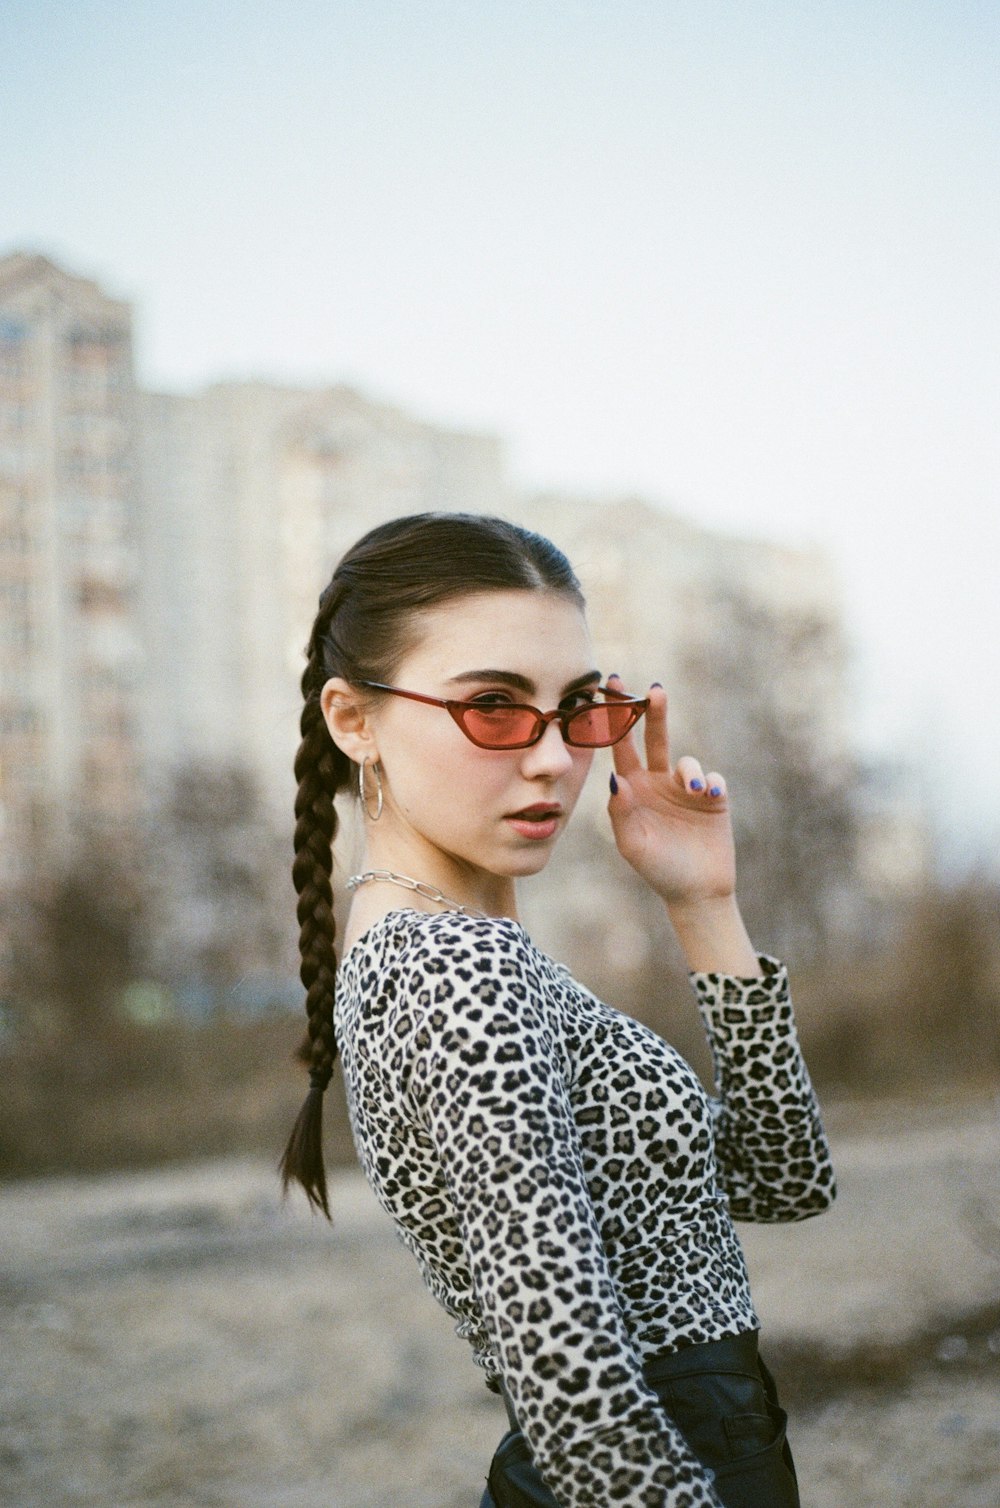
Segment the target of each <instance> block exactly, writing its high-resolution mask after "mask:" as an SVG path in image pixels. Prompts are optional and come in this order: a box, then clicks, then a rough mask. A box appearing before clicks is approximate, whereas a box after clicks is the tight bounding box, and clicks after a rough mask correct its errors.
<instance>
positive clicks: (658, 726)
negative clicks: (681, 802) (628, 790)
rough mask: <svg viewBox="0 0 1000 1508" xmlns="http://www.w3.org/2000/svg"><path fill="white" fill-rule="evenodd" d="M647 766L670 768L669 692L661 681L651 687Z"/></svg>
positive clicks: (647, 725) (647, 716)
mask: <svg viewBox="0 0 1000 1508" xmlns="http://www.w3.org/2000/svg"><path fill="white" fill-rule="evenodd" d="M645 731H646V766H647V768H648V769H650V770H669V769H670V735H669V733H668V732H667V693H666V692H665V691H664V689H663V687H662V686H661V685H660V683H659V681H654V682H653V684H652V686H650V688H649V710H648V711H647V713H646V730H645Z"/></svg>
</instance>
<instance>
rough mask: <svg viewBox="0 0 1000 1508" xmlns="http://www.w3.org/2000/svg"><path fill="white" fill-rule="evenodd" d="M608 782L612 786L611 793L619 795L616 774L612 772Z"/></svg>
mask: <svg viewBox="0 0 1000 1508" xmlns="http://www.w3.org/2000/svg"><path fill="white" fill-rule="evenodd" d="M608 784H609V785H610V787H611V794H612V796H617V795H618V782H617V780H616V779H615V777H614V774H612V776H611V779H610V780H609V781H608Z"/></svg>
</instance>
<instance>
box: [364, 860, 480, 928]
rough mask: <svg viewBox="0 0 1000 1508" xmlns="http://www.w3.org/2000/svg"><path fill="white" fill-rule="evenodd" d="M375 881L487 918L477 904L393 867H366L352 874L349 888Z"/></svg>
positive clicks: (450, 907) (451, 909) (465, 914)
mask: <svg viewBox="0 0 1000 1508" xmlns="http://www.w3.org/2000/svg"><path fill="white" fill-rule="evenodd" d="M373 882H381V883H382V884H385V885H401V886H402V887H403V889H404V890H415V891H416V893H417V895H422V896H423V897H424V900H426V901H436V902H437V904H438V905H439V906H447V907H448V910H449V911H460V912H461V913H462V915H463V916H476V917H479V918H480V920H482V921H485V920H486V912H485V911H477V910H476V908H475V906H466V905H464V904H463V902H462V901H453V900H450V899H449V898H448V896H446V895H442V893H441V891H440V890H435V888H434V886H433V885H428V884H426V883H425V882H424V881H423V880H411V879H410V876H409V875H408V874H393V872H392V870H391V869H366V870H365V872H364V874H352V875H351V877H350V879H349V880H348V881H347V888H348V890H352V891H353V890H357V889H358V888H359V886H361V885H370V884H372V883H373Z"/></svg>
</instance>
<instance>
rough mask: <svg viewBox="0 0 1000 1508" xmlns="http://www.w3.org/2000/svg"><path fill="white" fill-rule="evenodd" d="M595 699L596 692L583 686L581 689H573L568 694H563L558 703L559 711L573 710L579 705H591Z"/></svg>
mask: <svg viewBox="0 0 1000 1508" xmlns="http://www.w3.org/2000/svg"><path fill="white" fill-rule="evenodd" d="M596 701H597V692H596V691H592V690H588V689H587V688H584V690H582V691H573V692H571V693H570V695H569V696H564V697H563V699H562V701H561V702H560V703H559V710H560V712H575V711H576V710H577V709H578V708H580V707H592V706H593V705H594V703H595V702H596Z"/></svg>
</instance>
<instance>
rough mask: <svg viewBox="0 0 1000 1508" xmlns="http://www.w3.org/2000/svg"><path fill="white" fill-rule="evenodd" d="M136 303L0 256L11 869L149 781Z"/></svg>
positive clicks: (1, 812) (5, 769)
mask: <svg viewBox="0 0 1000 1508" xmlns="http://www.w3.org/2000/svg"><path fill="white" fill-rule="evenodd" d="M134 400H135V387H134V378H133V362H132V321H131V310H130V308H129V306H128V304H127V303H125V302H123V301H121V300H119V299H114V298H110V297H109V296H108V295H107V294H106V293H105V292H104V291H103V290H102V289H101V288H100V287H98V285H97V284H96V283H94V282H92V281H90V280H88V279H86V278H81V277H76V276H74V275H72V274H70V273H68V272H66V271H64V270H63V269H61V268H59V267H57V266H55V265H54V264H53V263H52V262H51V261H49V260H48V259H47V258H46V257H43V256H37V255H31V254H27V253H15V254H13V255H9V256H6V257H3V258H0V817H2V821H3V839H4V841H3V853H4V860H3V864H4V866H6V869H7V870H9V869H10V867H11V866H12V865H15V864H16V855H17V854H18V853H19V852H24V851H26V850H27V848H28V847H29V846H31V845H38V844H39V843H43V842H46V841H49V840H52V841H55V842H59V841H61V840H62V839H63V838H64V837H65V835H66V833H67V831H68V830H69V826H70V825H71V818H72V816H74V815H78V814H80V813H81V811H82V812H83V813H85V815H86V816H88V817H89V818H92V819H93V820H95V821H98V822H103V823H107V824H113V823H117V822H119V821H121V820H123V819H126V820H127V818H128V816H129V815H130V814H131V813H133V812H134V811H135V809H136V805H137V803H138V800H139V795H140V789H141V778H140V777H141V769H140V757H139V747H138V729H137V725H136V717H135V707H136V687H137V685H138V680H139V676H140V672H141V648H140V641H139V636H138V631H137V609H136V603H137V592H138V586H139V583H138V579H137V561H138V556H137V507H136V473H135V466H134V447H133V437H134Z"/></svg>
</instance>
